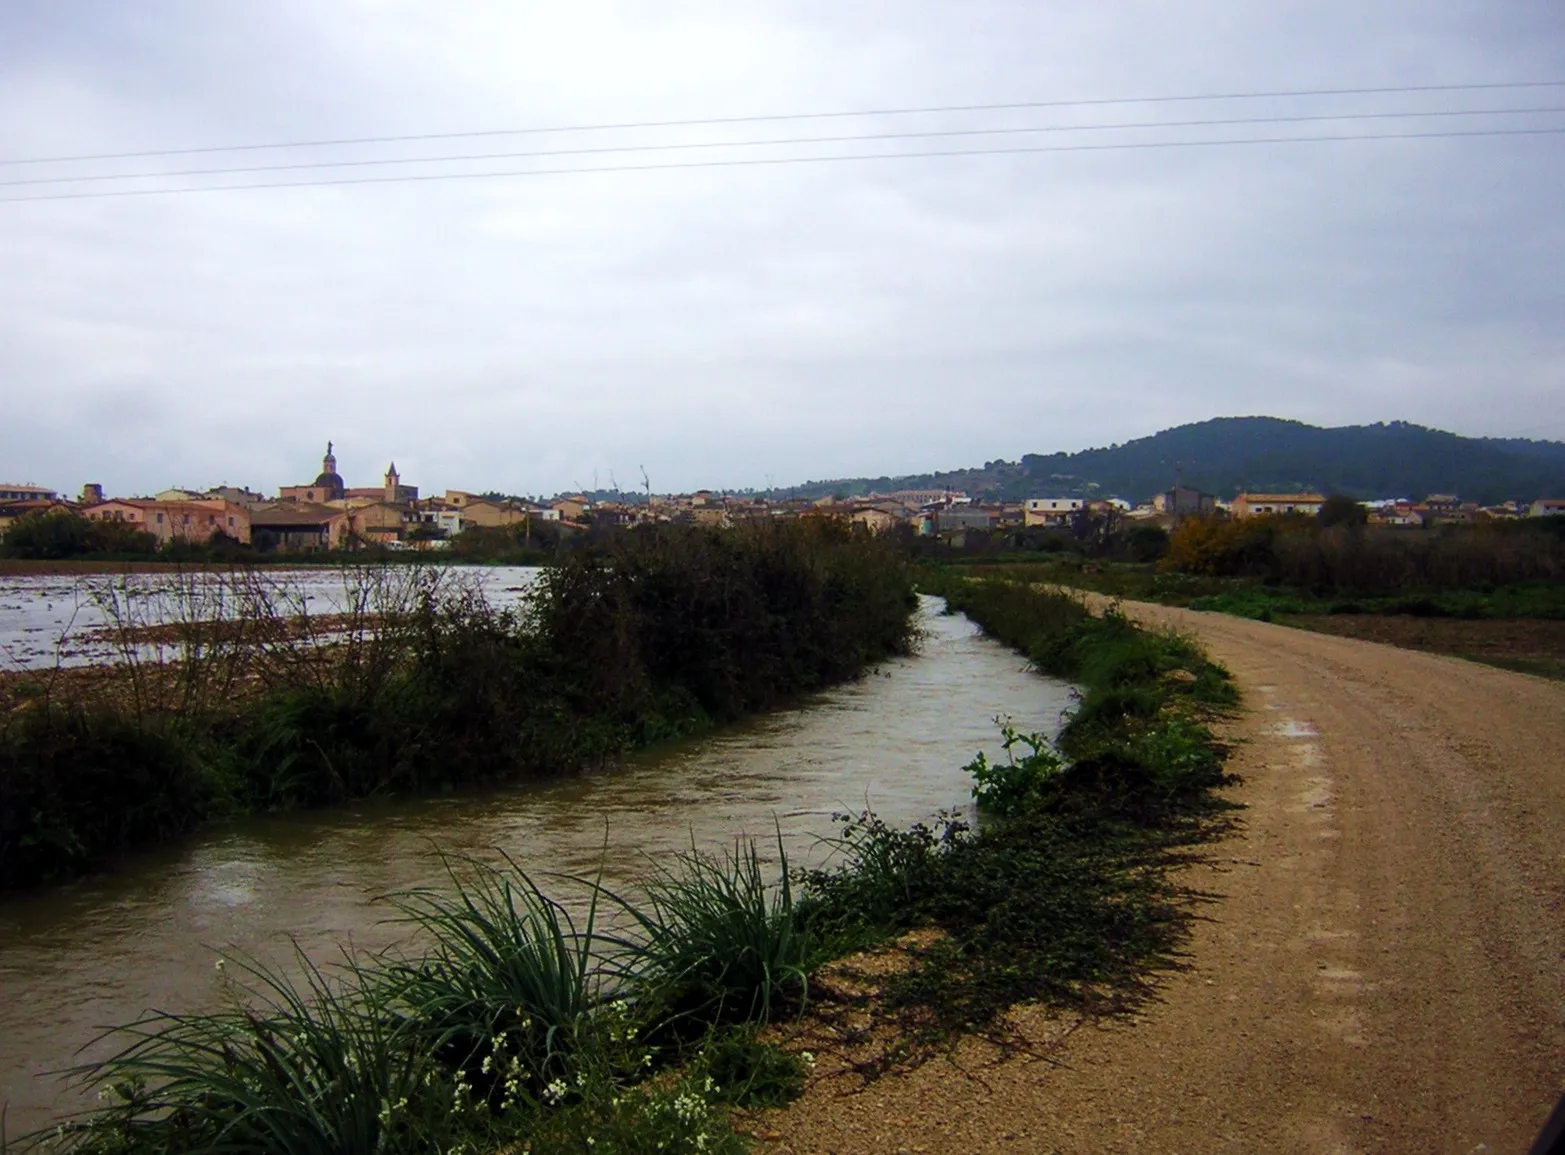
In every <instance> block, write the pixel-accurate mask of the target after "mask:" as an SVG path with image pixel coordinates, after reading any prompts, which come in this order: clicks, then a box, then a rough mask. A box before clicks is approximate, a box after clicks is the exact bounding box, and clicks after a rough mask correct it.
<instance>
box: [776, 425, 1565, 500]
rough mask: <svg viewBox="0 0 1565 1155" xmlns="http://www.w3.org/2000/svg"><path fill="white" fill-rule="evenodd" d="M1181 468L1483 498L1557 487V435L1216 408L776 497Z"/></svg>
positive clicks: (1092, 482) (1081, 483)
mask: <svg viewBox="0 0 1565 1155" xmlns="http://www.w3.org/2000/svg"><path fill="white" fill-rule="evenodd" d="M1176 474H1177V475H1178V476H1180V477H1181V478H1182V479H1183V481H1184V483H1185V484H1186V485H1193V486H1198V487H1199V488H1201V489H1204V490H1207V491H1208V492H1210V493H1215V494H1217V495H1218V496H1220V497H1232V496H1233V495H1234V494H1236V493H1238V492H1240V491H1241V490H1250V491H1252V492H1253V491H1258V490H1263V491H1264V490H1269V491H1292V490H1314V491H1317V492H1321V493H1345V494H1349V495H1351V496H1353V497H1358V498H1378V497H1413V498H1421V497H1424V496H1425V495H1427V494H1430V493H1454V494H1457V495H1459V496H1460V497H1462V498H1463V499H1464V500H1473V501H1480V502H1484V503H1485V504H1490V503H1494V502H1499V501H1506V500H1510V499H1518V500H1526V501H1531V500H1532V499H1534V498H1536V497H1542V496H1550V497H1552V496H1558V495H1565V443H1562V442H1558V441H1528V440H1523V439H1517V438H1489V437H1481V438H1480V437H1463V436H1461V435H1460V434H1456V433H1447V432H1445V431H1444V430H1440V429H1430V428H1428V427H1426V426H1423V425H1413V424H1410V423H1409V422H1406V421H1392V422H1385V423H1379V424H1375V425H1344V426H1337V427H1334V428H1322V427H1320V426H1316V425H1306V424H1304V423H1303V422H1302V421H1286V420H1283V419H1281V418H1277V417H1218V418H1214V419H1212V420H1210V421H1200V422H1197V423H1195V424H1192V425H1180V426H1178V427H1176V428H1173V429H1165V430H1163V431H1162V432H1161V433H1155V434H1153V435H1152V436H1150V437H1141V438H1137V439H1136V440H1134V441H1127V442H1125V443H1124V444H1123V445H1110V446H1108V447H1106V448H1101V449H1084V450H1082V451H1080V452H1078V453H1051V454H1036V453H1029V454H1027V455H1026V456H1024V457H1023V458H1022V459H1021V460H1020V461H1018V462H1009V461H990V462H985V463H984V465H983V466H981V467H975V468H970V469H956V470H951V471H949V472H944V473H926V474H915V475H909V476H906V477H874V478H869V477H857V478H844V479H840V480H835V481H819V482H807V483H805V484H804V485H801V486H795V487H793V488H792V489H787V490H779V491H777V495H778V496H798V497H820V496H825V495H826V494H831V493H844V494H847V495H849V496H857V495H860V494H865V493H869V492H872V491H880V492H888V491H891V490H896V489H934V488H950V489H956V490H963V491H965V492H967V493H970V494H972V495H974V496H980V495H981V496H984V497H989V498H993V499H1000V500H1013V501H1014V500H1020V499H1023V498H1028V497H1070V496H1080V495H1085V494H1094V495H1100V496H1105V497H1122V498H1125V499H1127V500H1130V501H1145V500H1146V499H1147V498H1149V497H1151V496H1152V495H1153V494H1154V493H1157V492H1160V491H1161V490H1165V489H1167V488H1169V487H1170V486H1171V485H1173V484H1174V478H1175V476H1176Z"/></svg>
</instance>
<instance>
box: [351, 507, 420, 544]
mask: <svg viewBox="0 0 1565 1155" xmlns="http://www.w3.org/2000/svg"><path fill="white" fill-rule="evenodd" d="M408 516H409V514H408V510H407V507H406V506H403V505H396V504H393V503H391V502H387V501H358V500H355V499H350V500H349V501H348V533H349V534H351V535H352V536H353V537H356V538H358V539H359V540H360V541H363V542H368V543H371V544H375V545H387V544H389V543H391V542H394V541H400V540H401V539H402V526H403V524H404V523H405V522H406V521H407V519H408Z"/></svg>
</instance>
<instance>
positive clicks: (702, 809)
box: [0, 598, 1072, 1136]
mask: <svg viewBox="0 0 1565 1155" xmlns="http://www.w3.org/2000/svg"><path fill="white" fill-rule="evenodd" d="M940 609H941V606H940V603H938V602H937V601H936V600H935V599H933V598H925V599H923V602H922V605H921V608H920V611H919V614H918V617H917V618H916V619H915V622H916V625H917V627H918V633H919V637H920V641H919V645H918V650H917V652H916V654H914V655H912V656H906V657H893V658H889V659H887V660H886V661H884V662H882V663H880V664H879V665H878V666H877V667H876V668H875V669H874V671H873V672H872V673H871V674H869V675H868V676H866V677H863V678H860V679H858V680H855V681H852V682H848V683H845V684H843V685H840V686H838V687H835V688H832V689H829V690H824V691H820V692H817V693H815V694H812V695H809V696H808V697H807V698H806V699H805V700H804V701H802V702H801V703H800V704H799V705H798V706H796V707H791V708H788V709H784V710H782V711H778V712H775V713H771V714H766V715H762V716H758V717H754V718H751V719H748V720H746V721H743V722H740V723H737V724H734V725H732V726H729V727H725V728H724V729H722V730H720V731H717V732H715V733H712V734H709V735H706V736H701V737H693V738H690V739H687V740H685V741H682V742H676V743H672V744H670V745H667V746H664V747H662V748H659V749H654V750H648V751H644V752H640V753H635V754H631V755H629V756H627V757H626V758H625V759H624V760H622V761H621V762H620V763H619V764H618V765H616V766H615V767H613V768H611V769H608V770H606V771H604V772H601V773H595V774H589V775H586V776H582V777H573V778H568V779H564V780H556V781H550V782H536V783H521V784H518V785H516V786H513V787H506V788H502V789H494V790H478V791H471V790H468V791H458V792H455V793H452V794H449V795H440V796H435V797H430V798H422V799H401V800H399V799H384V800H372V801H369V802H364V803H359V804H354V805H349V806H346V807H340V808H335V809H330V810H321V811H314V812H300V813H292V814H278V815H266V816H257V817H250V818H241V819H237V820H235V821H233V822H230V823H227V824H224V825H221V826H219V827H216V828H214V829H212V830H210V831H208V832H205V833H198V834H196V835H194V836H193V837H192V838H191V839H190V840H188V841H186V842H183V843H178V844H174V845H170V846H167V847H163V848H154V849H151V850H147V851H144V852H141V853H139V854H135V855H131V856H127V857H126V858H124V859H122V860H121V861H120V863H119V865H118V867H117V869H116V870H114V871H113V872H111V873H105V874H98V875H92V876H89V877H86V878H83V879H79V880H78V881H76V882H74V883H72V884H69V885H67V886H64V887H60V888H54V889H49V890H46V891H42V892H37V893H33V894H29V895H13V896H11V897H9V898H7V899H0V1103H5V1102H7V1101H9V1104H10V1115H9V1122H10V1129H11V1134H12V1135H13V1136H15V1135H17V1134H19V1133H21V1132H23V1131H26V1130H29V1129H31V1128H32V1127H34V1126H42V1125H44V1124H45V1123H52V1122H54V1121H57V1120H58V1119H59V1118H60V1117H61V1115H63V1114H65V1113H68V1112H69V1111H70V1110H74V1109H77V1108H79V1107H83V1106H87V1105H90V1102H91V1097H90V1095H89V1096H87V1097H85V1098H84V1099H82V1100H77V1099H75V1098H73V1097H72V1096H71V1094H70V1091H69V1089H68V1088H67V1087H65V1086H64V1085H63V1084H62V1083H61V1082H60V1081H59V1080H58V1079H56V1078H50V1077H46V1076H44V1074H43V1072H47V1071H53V1070H60V1069H63V1068H65V1067H67V1066H70V1065H71V1064H72V1063H74V1062H78V1061H81V1060H82V1059H84V1058H101V1057H103V1056H104V1055H105V1054H106V1053H107V1052H106V1051H105V1050H104V1049H103V1048H101V1047H100V1048H97V1049H94V1050H90V1051H88V1052H86V1053H85V1054H83V1055H78V1054H77V1053H76V1051H77V1048H78V1047H80V1046H82V1045H83V1044H85V1043H87V1042H89V1041H90V1040H91V1039H93V1038H94V1037H96V1035H97V1034H98V1032H99V1029H100V1028H101V1027H102V1026H103V1025H105V1024H111V1023H120V1022H128V1021H130V1020H132V1019H135V1018H136V1017H138V1016H139V1015H140V1014H141V1013H142V1012H143V1011H145V1010H146V1009H147V1008H149V1007H163V1008H166V1009H171V1010H182V1011H209V1010H216V1009H218V1008H219V1007H221V1006H222V1005H223V990H222V986H221V983H220V982H219V978H220V976H219V975H218V973H217V972H216V971H214V969H213V961H214V959H215V957H216V952H217V951H219V950H224V951H230V952H238V953H242V954H245V955H249V956H252V957H256V958H258V959H260V960H262V961H264V962H266V963H267V964H269V965H286V964H287V963H288V961H289V958H290V952H291V943H292V942H294V941H296V942H297V943H298V944H299V945H300V947H302V948H303V950H304V951H305V952H306V954H308V955H309V957H311V958H313V959H316V960H318V961H321V962H330V961H331V960H332V959H334V958H335V957H336V955H337V951H338V948H339V946H341V945H343V944H349V943H351V944H353V946H354V948H355V949H358V950H362V951H369V952H373V951H378V950H382V949H384V948H387V947H389V946H391V945H393V943H395V942H397V941H399V940H400V939H401V938H402V937H404V932H403V930H402V928H398V927H396V926H393V925H391V924H388V923H387V922H386V921H385V919H386V917H387V915H388V914H389V911H387V910H386V909H385V907H384V906H383V905H382V904H380V903H378V902H377V901H376V898H377V896H379V895H383V894H386V893H389V892H392V891H396V890H403V889H408V888H413V887H423V886H439V885H440V884H441V882H442V874H441V871H440V866H439V863H438V861H436V860H434V859H433V858H432V856H431V853H430V850H431V847H432V846H435V845H438V846H440V847H441V848H443V849H445V850H448V851H450V852H452V853H457V854H469V855H475V856H479V857H481V858H485V859H486V860H487V861H495V859H494V858H493V857H492V856H493V855H494V853H495V851H496V849H497V848H501V849H504V850H505V851H506V852H508V853H509V854H511V855H512V856H513V857H514V858H515V860H516V861H517V863H518V865H520V866H522V867H524V868H525V869H527V870H529V871H533V872H535V873H536V874H538V875H539V876H540V877H542V876H545V875H548V874H550V873H551V872H558V873H563V874H571V875H578V876H585V877H597V876H598V875H599V872H600V871H601V872H602V873H601V877H602V879H603V882H604V885H606V886H610V887H613V888H615V889H616V890H624V891H629V890H630V889H632V888H633V886H634V884H635V883H636V881H637V880H638V879H639V878H641V877H642V876H643V875H644V873H645V871H646V869H647V866H648V864H649V863H651V862H653V861H662V862H668V861H672V860H673V859H674V858H675V857H676V856H677V855H678V854H679V853H680V852H681V851H686V850H689V849H690V848H691V847H692V845H694V846H699V847H700V848H701V849H703V850H706V851H713V852H716V851H721V850H722V849H723V848H724V847H729V846H731V845H732V843H733V839H734V838H735V836H737V835H740V834H749V835H752V836H755V837H757V838H758V839H760V845H761V849H762V851H763V853H764V854H765V855H766V857H767V859H768V860H769V862H770V863H771V864H773V865H774V864H775V858H776V854H775V849H774V847H773V846H772V844H771V841H770V840H771V838H772V834H773V820H774V818H775V820H776V821H777V822H778V824H779V826H780V831H781V834H782V838H783V845H784V848H785V849H786V852H787V853H788V855H789V858H790V861H792V862H794V863H796V864H797V865H798V866H800V867H807V866H824V865H828V860H829V855H830V848H829V847H828V846H826V845H825V844H824V843H822V842H821V841H820V836H822V835H829V834H830V833H831V832H832V831H833V829H834V823H833V822H832V819H831V816H832V814H833V813H835V812H852V813H858V812H859V811H861V810H863V809H865V808H866V807H868V808H871V809H874V810H875V811H876V812H878V813H880V814H882V815H883V816H884V817H885V818H886V820H887V821H888V822H890V823H894V824H895V825H896V826H897V827H898V828H905V827H908V826H911V825H913V824H914V823H917V822H927V821H930V820H931V817H932V816H933V815H934V814H936V813H937V812H939V811H942V810H955V811H958V812H959V813H961V814H962V815H964V816H966V817H968V818H971V805H970V797H969V786H970V782H969V779H968V778H967V776H966V775H965V774H964V773H963V772H962V769H961V767H962V764H963V763H964V762H966V761H967V760H969V759H970V758H971V757H972V756H973V753H974V751H976V750H987V751H988V752H989V755H990V756H991V757H996V758H998V757H1002V756H1003V754H1002V751H1001V749H1000V744H999V734H998V731H997V730H996V728H995V725H994V718H995V717H997V716H1001V717H1011V718H1015V719H1017V720H1018V722H1020V721H1022V720H1026V721H1027V722H1028V724H1029V725H1031V726H1032V727H1034V728H1037V729H1042V730H1045V731H1050V732H1052V731H1053V730H1054V729H1055V728H1056V727H1057V726H1058V724H1059V720H1060V717H1061V715H1062V714H1063V713H1064V712H1065V711H1066V710H1067V709H1068V708H1069V707H1070V704H1071V701H1072V698H1071V688H1070V686H1069V685H1067V684H1066V683H1063V682H1060V681H1057V680H1053V679H1047V678H1041V677H1039V676H1038V675H1036V674H1034V673H1031V672H1029V671H1027V670H1025V669H1023V667H1022V663H1020V662H1018V661H1017V660H1016V659H1015V657H1014V655H1012V654H1011V653H1010V652H1009V651H1008V650H1006V649H1005V648H1004V647H1002V646H1000V645H999V644H998V643H996V642H993V641H991V640H990V639H988V638H986V637H984V636H983V635H982V633H981V632H980V631H979V630H978V629H977V627H976V626H974V625H973V624H972V623H971V622H969V621H968V620H967V619H966V618H964V617H961V616H957V615H945V614H942V613H941V612H940ZM562 897H565V898H572V896H571V895H568V894H562ZM574 897H575V898H579V897H580V894H579V893H578V894H576V895H575V896H574ZM574 909H575V910H576V913H577V914H578V915H579V914H580V913H582V909H583V908H582V907H580V906H576V907H574Z"/></svg>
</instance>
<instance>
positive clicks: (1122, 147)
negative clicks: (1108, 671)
mask: <svg viewBox="0 0 1565 1155" xmlns="http://www.w3.org/2000/svg"><path fill="white" fill-rule="evenodd" d="M1561 134H1565V127H1561V128H1496V129H1471V130H1460V129H1456V130H1451V131H1448V132H1382V133H1346V134H1340V135H1329V136H1260V137H1243V138H1231V139H1228V140H1164V141H1123V142H1117V143H1104V144H1060V145H1032V146H1019V147H1015V148H974V149H955V150H952V149H934V150H928V151H924V152H871V153H851V154H846V155H838V156H787V157H744V158H736V159H731V160H693V161H672V162H667V163H659V164H624V165H601V166H593V167H587V168H537V169H518V170H514V171H509V172H456V173H419V174H405V175H401V176H363V177H329V178H327V179H325V180H304V181H262V182H256V183H253V184H232V185H207V186H191V187H185V188H171V189H114V190H111V191H106V192H69V193H41V194H39V195H36V196H22V197H4V198H0V204H21V203H24V202H28V201H65V200H103V199H108V198H112V197H147V196H169V195H174V194H183V193H210V192H243V191H253V190H257V189H279V188H323V187H328V186H338V185H369V184H413V183H428V182H431V181H445V180H486V179H495V178H502V177H527V176H564V175H569V174H576V173H624V172H661V171H668V170H672V169H701V168H710V169H716V168H754V167H760V166H763V165H765V166H774V165H785V164H826V163H836V162H840V161H863V160H920V159H926V158H930V157H951V156H1014V155H1021V154H1026V153H1050V152H1055V153H1064V152H1127V151H1135V150H1140V149H1174V148H1219V147H1227V146H1231V145H1260V144H1314V143H1322V142H1331V141H1353V140H1362V141H1379V140H1449V139H1456V138H1476V137H1503V136H1512V137H1520V136H1557V135H1561Z"/></svg>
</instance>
